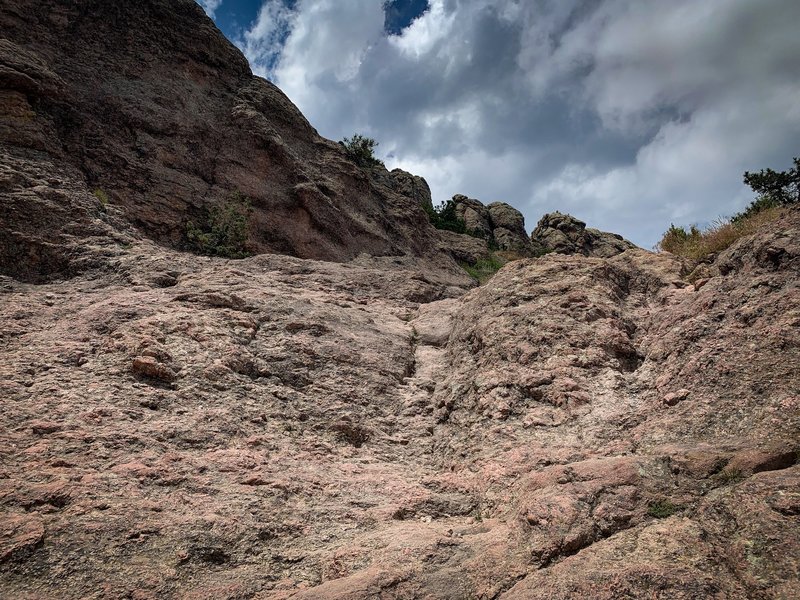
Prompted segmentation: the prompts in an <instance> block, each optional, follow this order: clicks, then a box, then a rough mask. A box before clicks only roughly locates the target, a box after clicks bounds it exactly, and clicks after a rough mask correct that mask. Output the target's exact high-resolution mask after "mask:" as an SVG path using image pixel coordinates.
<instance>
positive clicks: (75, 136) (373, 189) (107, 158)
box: [0, 0, 459, 281]
mask: <svg viewBox="0 0 800 600" xmlns="http://www.w3.org/2000/svg"><path fill="white" fill-rule="evenodd" d="M0 29H2V36H3V38H4V39H3V40H0V99H2V102H0V134H2V143H3V148H2V151H3V152H5V154H6V159H5V160H4V161H3V169H4V173H3V175H2V177H3V179H2V181H1V182H0V189H2V190H3V192H4V199H3V202H4V209H5V210H4V211H3V213H2V215H0V227H2V229H3V230H5V231H9V232H12V233H11V235H10V237H9V238H8V239H6V240H4V241H3V244H2V246H0V269H2V270H4V271H6V272H12V273H14V274H15V275H16V276H19V277H24V278H27V279H29V280H31V281H36V280H46V279H48V278H52V277H60V276H68V275H69V273H70V272H74V271H75V268H76V267H75V265H74V264H72V262H71V261H70V260H68V259H65V260H62V261H59V259H57V258H54V257H52V256H51V254H52V253H51V250H50V248H49V244H50V243H52V242H58V243H59V244H68V243H69V242H70V239H72V236H73V235H74V233H75V231H74V228H75V227H76V226H77V227H79V228H81V227H83V226H84V225H83V223H85V222H86V220H87V218H89V217H87V210H88V211H89V214H91V212H92V210H93V211H94V212H95V213H96V212H98V209H100V208H102V209H104V210H105V211H106V212H107V213H110V214H112V215H113V216H114V217H116V218H118V219H119V220H121V221H124V222H126V223H128V224H130V226H131V227H133V228H134V229H135V230H136V231H137V232H138V233H139V234H141V235H144V236H146V237H148V238H151V239H154V240H156V241H157V242H159V243H162V244H167V245H170V246H177V247H180V246H181V244H182V243H183V239H184V234H185V231H186V224H187V222H188V221H190V220H191V221H195V222H197V221H198V220H201V219H202V218H203V215H204V214H205V211H206V210H207V209H209V208H211V207H214V206H225V204H226V203H228V202H230V200H231V198H232V197H234V195H237V194H238V195H242V196H245V197H247V198H248V199H249V200H250V202H251V204H252V208H253V211H252V214H251V216H250V219H249V223H248V231H247V249H248V250H249V251H250V252H253V253H258V252H280V253H286V254H291V255H295V256H299V257H304V258H315V259H324V260H336V261H346V260H350V259H352V258H354V257H356V256H358V255H359V254H361V253H368V254H370V255H373V256H405V255H408V256H415V257H420V258H421V257H426V258H425V260H428V261H429V262H430V263H431V265H430V269H431V270H440V271H444V272H449V273H450V274H451V276H452V277H455V278H458V277H459V275H458V271H457V266H456V265H455V264H454V263H453V262H452V260H450V258H449V257H448V256H446V255H444V254H443V253H441V252H440V251H439V250H438V238H437V236H436V234H435V232H434V231H433V229H432V228H431V227H429V226H428V224H427V219H426V216H425V214H424V212H423V211H422V210H420V208H419V203H420V202H419V196H420V195H421V194H422V195H424V188H425V186H424V185H422V184H423V183H424V182H420V181H418V180H416V179H412V181H411V184H412V185H411V196H408V195H406V189H405V187H403V189H402V192H401V193H397V192H395V191H394V190H393V189H392V187H387V186H385V185H381V184H379V183H378V182H376V181H374V178H372V177H371V176H370V175H369V173H368V172H367V171H366V170H364V169H360V168H358V167H357V166H356V165H354V164H353V163H352V162H350V161H349V160H348V159H347V157H346V156H345V154H344V151H343V149H342V148H341V147H340V145H339V144H336V143H333V142H331V141H329V140H325V139H323V138H321V137H320V136H319V135H317V133H316V131H315V130H314V129H313V128H312V127H311V126H310V125H309V124H308V122H307V121H306V119H305V118H304V117H303V115H302V114H301V113H300V112H299V111H298V110H297V108H296V107H295V106H294V105H293V104H292V103H291V102H290V101H289V100H288V98H286V96H284V95H283V93H282V92H281V91H280V90H278V89H277V88H276V87H275V86H274V85H272V84H271V83H269V82H267V81H265V80H263V79H260V78H256V77H253V76H252V74H251V72H250V69H249V67H248V65H247V62H246V60H245V58H244V57H243V56H242V54H241V53H240V52H239V51H238V50H237V49H236V48H235V47H234V46H233V45H231V44H230V43H229V42H228V41H227V40H225V39H224V37H223V36H222V35H221V34H220V33H219V31H218V30H217V29H216V27H215V26H214V25H213V23H212V22H211V20H210V19H208V18H207V17H206V15H205V13H204V12H203V10H202V9H201V8H200V7H199V6H198V5H197V4H196V3H195V2H193V1H192V0H146V1H144V2H142V1H139V0H121V1H119V2H102V1H99V0H92V1H88V2H80V3H77V2H72V1H69V0H44V1H42V0H35V1H34V0H19V1H13V2H12V1H10V0H5V1H3V2H0ZM15 160H24V161H30V162H33V163H36V165H37V166H36V169H39V170H40V171H41V169H45V168H46V169H48V170H49V171H47V172H45V171H42V176H43V179H44V180H47V179H48V178H52V179H58V180H59V181H64V177H65V173H69V177H70V178H71V179H73V180H75V181H76V182H77V183H79V184H80V185H81V186H82V187H83V188H84V190H88V191H95V190H100V191H101V197H102V198H104V201H103V202H104V205H103V206H97V204H98V203H97V201H95V202H94V204H95V206H94V207H87V206H75V205H73V204H71V203H68V202H65V201H64V200H63V199H56V198H54V197H52V194H51V197H49V198H45V197H42V195H41V194H39V192H38V191H35V190H33V191H32V190H31V188H27V189H28V191H27V192H26V193H25V194H21V193H15V192H12V191H11V188H14V189H17V187H18V186H19V185H21V182H23V180H26V181H27V180H28V179H29V177H28V175H27V174H26V173H25V172H23V171H20V170H18V169H14V168H12V167H11V166H10V165H11V163H13V162H14V161H15ZM45 165H47V166H45ZM401 187H402V186H401ZM53 208H55V210H56V212H55V214H53V213H52V210H53ZM42 219H46V220H47V221H48V222H49V224H50V225H51V226H49V227H47V228H46V229H43V228H42V227H40V224H41V222H42ZM76 224H77V225H76ZM81 251H82V250H81V249H80V248H77V249H75V253H80V252H81ZM66 254H71V253H66Z"/></svg>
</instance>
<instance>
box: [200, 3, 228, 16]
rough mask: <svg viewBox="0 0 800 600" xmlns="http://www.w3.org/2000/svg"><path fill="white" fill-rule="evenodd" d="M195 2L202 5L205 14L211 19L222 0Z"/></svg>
mask: <svg viewBox="0 0 800 600" xmlns="http://www.w3.org/2000/svg"><path fill="white" fill-rule="evenodd" d="M197 3H198V4H199V5H200V6H202V7H203V9H204V10H205V11H206V14H207V15H208V16H209V17H211V18H212V19H213V18H214V14H215V13H216V10H217V9H218V8H219V6H220V4H222V0H197Z"/></svg>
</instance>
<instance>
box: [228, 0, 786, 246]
mask: <svg viewBox="0 0 800 600" xmlns="http://www.w3.org/2000/svg"><path fill="white" fill-rule="evenodd" d="M426 4H429V6H428V7H427V10H425V11H424V12H422V13H421V14H419V13H418V14H419V16H418V17H417V18H416V19H415V20H413V21H412V22H411V23H410V24H409V25H408V26H407V27H405V29H402V30H401V31H399V33H398V34H397V35H388V34H387V32H386V23H387V18H388V17H387V13H386V12H385V11H384V7H383V3H382V2H379V1H378V0H299V1H298V2H297V3H296V5H295V6H294V7H293V9H289V8H287V7H286V6H285V5H284V4H283V3H280V2H278V1H277V0H271V1H270V2H266V3H265V5H264V8H263V9H262V13H261V18H260V19H259V20H258V22H256V23H255V24H254V25H253V27H252V28H251V30H250V31H249V32H248V33H247V35H246V36H245V38H244V40H243V41H242V46H243V48H244V50H245V52H246V54H247V55H248V57H249V58H250V60H251V62H252V64H253V65H254V68H255V69H256V70H257V71H258V70H260V72H261V73H262V74H265V75H270V76H271V78H272V79H273V80H275V81H276V82H277V83H278V85H280V86H281V87H282V88H283V89H284V91H286V92H287V93H288V95H289V96H290V97H291V98H292V99H293V100H294V101H295V102H296V103H297V104H298V105H299V106H300V108H301V109H302V110H303V112H304V113H305V114H306V116H308V117H309V119H310V120H311V122H312V123H313V124H314V125H315V126H316V127H317V128H318V129H319V130H320V132H321V133H322V134H323V135H326V136H328V137H330V138H333V139H339V138H341V137H343V136H346V135H350V134H352V133H353V132H356V131H359V132H362V133H365V134H367V135H371V136H373V137H375V138H376V139H378V140H379V141H380V143H381V145H380V147H379V150H380V151H381V152H382V154H383V155H384V156H385V157H389V159H388V164H389V165H390V166H400V167H402V168H406V169H408V170H410V171H413V172H416V173H418V174H421V175H423V176H425V177H426V178H427V179H428V181H429V183H430V184H431V187H432V188H433V191H434V196H435V199H436V200H444V199H445V198H447V197H449V196H451V195H452V194H454V193H457V192H458V193H465V194H468V195H471V196H473V197H477V198H480V199H481V200H484V201H487V202H488V201H493V200H505V201H507V202H510V203H512V204H514V205H515V206H517V207H518V208H520V209H521V210H523V212H524V213H525V216H526V220H527V223H528V225H529V227H532V226H533V224H534V223H535V221H536V219H538V217H539V216H540V215H541V213H542V212H544V211H547V210H554V209H560V210H562V211H571V212H573V213H574V214H576V215H577V216H579V217H581V218H583V219H585V220H589V221H590V222H591V223H592V224H594V225H596V226H599V227H604V228H609V229H613V230H617V231H620V232H621V233H623V234H625V235H627V236H629V237H630V238H632V239H633V240H634V241H636V242H638V243H641V244H644V245H648V246H650V245H652V244H653V243H654V242H655V240H656V238H657V235H658V234H659V233H660V232H661V231H663V230H664V229H665V228H666V226H668V225H669V223H670V222H671V221H674V222H693V221H699V222H703V221H708V220H711V219H713V218H715V217H717V216H719V215H721V214H730V213H732V212H734V211H735V210H737V209H739V208H740V207H741V206H743V205H744V204H745V203H746V202H747V201H748V200H749V199H750V193H749V191H748V190H746V189H745V188H744V187H743V186H742V184H741V173H742V172H743V171H744V170H745V169H751V170H752V169H758V168H761V167H763V166H767V165H769V166H773V167H776V168H783V167H785V166H787V165H788V164H789V162H790V160H791V157H792V156H793V155H797V154H800V148H798V144H797V140H798V139H800V106H798V98H800V61H798V60H797V59H796V57H797V56H800V36H798V35H797V33H796V23H798V22H800V3H798V2H795V1H794V0H764V1H761V2H757V3H756V2H752V0H707V1H704V2H702V3H700V2H696V1H695V0H674V1H672V2H661V1H656V0H650V1H642V0H636V1H634V0H604V1H601V0H592V1H588V0H587V1H580V0H519V1H513V0H491V1H490V0H431V1H430V2H429V3H426ZM390 8H391V7H390ZM408 20H409V21H411V19H408ZM396 29H397V27H395V30H396Z"/></svg>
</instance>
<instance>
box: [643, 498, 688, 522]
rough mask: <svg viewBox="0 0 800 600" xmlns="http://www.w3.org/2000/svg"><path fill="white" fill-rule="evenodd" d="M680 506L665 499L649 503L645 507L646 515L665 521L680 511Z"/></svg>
mask: <svg viewBox="0 0 800 600" xmlns="http://www.w3.org/2000/svg"><path fill="white" fill-rule="evenodd" d="M680 508H681V507H680V506H678V505H677V504H673V503H672V502H670V501H669V500H667V499H664V500H657V501H656V502H651V503H650V505H649V506H648V507H647V514H648V515H650V516H651V517H655V518H656V519H666V518H667V517H671V516H672V515H674V514H675V513H676V512H678V511H679V510H680Z"/></svg>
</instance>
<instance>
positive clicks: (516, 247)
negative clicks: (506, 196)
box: [453, 194, 532, 255]
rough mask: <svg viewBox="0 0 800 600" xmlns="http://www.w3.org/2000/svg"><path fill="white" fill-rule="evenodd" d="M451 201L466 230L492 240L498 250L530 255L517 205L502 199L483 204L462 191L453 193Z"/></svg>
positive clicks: (526, 236)
mask: <svg viewBox="0 0 800 600" xmlns="http://www.w3.org/2000/svg"><path fill="white" fill-rule="evenodd" d="M453 202H454V203H455V206H456V216H457V217H458V218H459V219H461V220H462V221H464V224H465V225H466V227H467V231H469V232H471V233H472V234H473V235H475V234H476V235H478V236H479V237H481V238H483V239H486V240H489V241H491V242H493V243H494V244H495V245H496V246H497V247H498V248H499V249H501V250H512V251H515V252H519V253H521V254H525V255H530V254H531V252H532V250H531V243H530V240H529V239H528V234H527V232H526V231H525V218H524V217H523V216H522V213H521V212H519V211H518V210H517V209H516V208H514V207H513V206H511V205H509V204H506V203H504V202H493V203H491V204H489V205H488V206H484V205H483V203H482V202H480V201H479V200H475V199H474V198H468V197H466V196H464V195H462V194H456V195H455V196H453Z"/></svg>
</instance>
